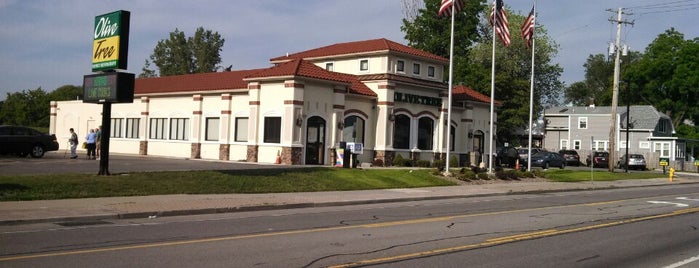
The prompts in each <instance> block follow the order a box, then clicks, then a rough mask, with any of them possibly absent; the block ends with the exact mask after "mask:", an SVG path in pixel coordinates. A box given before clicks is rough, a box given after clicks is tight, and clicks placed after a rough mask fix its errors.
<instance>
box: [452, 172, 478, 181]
mask: <svg viewBox="0 0 699 268" xmlns="http://www.w3.org/2000/svg"><path fill="white" fill-rule="evenodd" d="M456 178H457V179H459V180H462V181H472V180H475V179H476V174H475V173H473V172H471V171H470V170H468V171H465V172H459V173H458V174H456Z"/></svg>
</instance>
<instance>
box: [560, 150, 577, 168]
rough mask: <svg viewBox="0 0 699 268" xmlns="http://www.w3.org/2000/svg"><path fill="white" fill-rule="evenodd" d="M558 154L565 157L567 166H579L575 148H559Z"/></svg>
mask: <svg viewBox="0 0 699 268" xmlns="http://www.w3.org/2000/svg"><path fill="white" fill-rule="evenodd" d="M558 154H560V155H561V156H563V158H565V159H566V165H568V166H576V167H577V166H580V155H578V152H576V151H575V150H560V151H558Z"/></svg>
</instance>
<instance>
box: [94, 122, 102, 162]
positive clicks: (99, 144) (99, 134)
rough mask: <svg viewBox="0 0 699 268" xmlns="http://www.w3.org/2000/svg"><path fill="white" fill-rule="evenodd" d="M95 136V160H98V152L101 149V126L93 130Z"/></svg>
mask: <svg viewBox="0 0 699 268" xmlns="http://www.w3.org/2000/svg"><path fill="white" fill-rule="evenodd" d="M95 134H96V136H97V142H96V144H97V148H96V149H97V159H99V158H100V151H101V147H102V126H99V127H98V128H97V129H96V130H95Z"/></svg>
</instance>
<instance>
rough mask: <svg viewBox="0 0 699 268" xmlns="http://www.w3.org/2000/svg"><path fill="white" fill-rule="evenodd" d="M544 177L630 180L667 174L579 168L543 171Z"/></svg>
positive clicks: (557, 179)
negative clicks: (592, 170) (583, 169)
mask: <svg viewBox="0 0 699 268" xmlns="http://www.w3.org/2000/svg"><path fill="white" fill-rule="evenodd" d="M544 173H545V175H546V178H547V179H549V180H551V181H556V182H579V181H590V179H591V178H592V179H593V180H595V181H616V180H631V179H654V178H662V177H667V176H668V175H663V174H659V173H653V172H634V173H624V172H615V173H611V172H609V171H594V172H590V171H580V170H565V169H564V170H554V169H552V170H548V171H546V172H544Z"/></svg>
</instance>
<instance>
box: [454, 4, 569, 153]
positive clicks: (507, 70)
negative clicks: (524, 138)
mask: <svg viewBox="0 0 699 268" xmlns="http://www.w3.org/2000/svg"><path fill="white" fill-rule="evenodd" d="M508 14H509V15H508V21H509V22H510V23H509V25H510V33H513V34H512V36H511V37H512V38H511V39H512V41H511V44H510V46H509V47H505V46H503V45H502V44H501V42H500V41H499V40H498V41H497V42H496V49H495V63H496V67H495V99H496V100H498V101H500V103H501V106H500V107H498V128H497V131H498V133H497V137H498V141H499V142H511V143H512V142H516V141H517V140H518V139H517V138H516V135H517V134H518V133H517V132H518V131H521V130H523V129H526V127H527V124H528V123H529V105H528V104H529V94H530V88H531V86H530V83H531V81H530V79H531V60H532V58H531V57H532V54H531V53H532V50H531V49H529V48H527V46H526V44H525V42H524V40H522V38H520V37H519V35H518V34H517V33H519V26H521V25H522V23H524V19H525V16H523V15H521V14H516V13H513V12H508ZM481 23H482V24H481V27H480V28H481V29H484V33H483V35H482V37H481V38H480V39H479V40H478V42H477V43H475V45H474V46H473V48H472V49H471V53H469V55H468V56H467V58H468V63H469V65H468V68H467V70H466V71H465V73H464V74H462V75H463V77H464V82H465V83H466V84H467V85H470V86H472V87H473V88H474V89H476V90H478V91H480V92H481V93H483V94H486V95H488V96H490V87H491V64H492V60H493V59H492V49H493V47H492V43H493V42H492V36H493V35H492V27H490V26H489V25H488V23H487V21H486V20H482V21H481ZM557 53H558V45H557V44H556V43H555V42H554V41H553V40H552V39H551V38H549V37H548V34H547V31H546V29H545V28H544V27H543V26H542V25H539V24H537V26H536V33H535V51H534V103H533V108H534V115H535V116H536V115H537V114H539V113H540V112H541V111H542V110H543V109H544V107H547V106H553V105H558V104H559V102H560V99H561V97H562V96H561V92H562V90H563V87H564V85H563V83H562V82H561V81H560V76H561V73H562V72H563V68H561V67H560V66H559V65H558V64H554V63H553V62H552V59H553V57H555V55H556V54H557Z"/></svg>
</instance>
